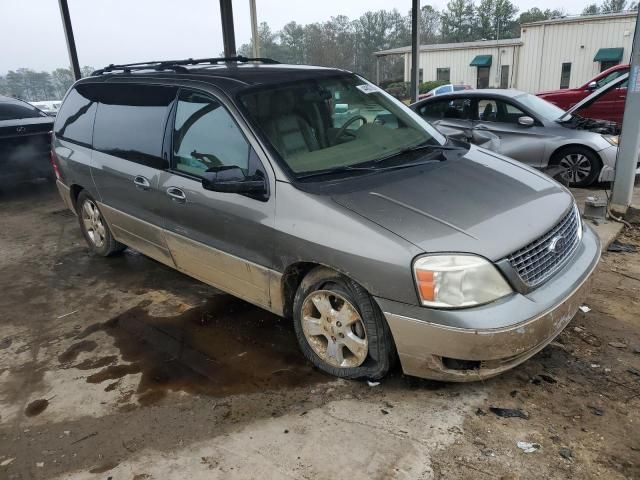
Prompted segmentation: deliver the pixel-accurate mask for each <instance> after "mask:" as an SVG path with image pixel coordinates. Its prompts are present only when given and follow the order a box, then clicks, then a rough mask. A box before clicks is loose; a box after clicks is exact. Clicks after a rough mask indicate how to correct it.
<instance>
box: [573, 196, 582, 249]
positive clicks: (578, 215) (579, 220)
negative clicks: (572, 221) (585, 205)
mask: <svg viewBox="0 0 640 480" xmlns="http://www.w3.org/2000/svg"><path fill="white" fill-rule="evenodd" d="M573 210H574V211H575V212H576V217H577V219H578V241H580V242H581V241H582V234H583V233H584V232H583V231H582V230H583V229H582V215H580V209H579V208H578V204H577V203H575V202H573Z"/></svg>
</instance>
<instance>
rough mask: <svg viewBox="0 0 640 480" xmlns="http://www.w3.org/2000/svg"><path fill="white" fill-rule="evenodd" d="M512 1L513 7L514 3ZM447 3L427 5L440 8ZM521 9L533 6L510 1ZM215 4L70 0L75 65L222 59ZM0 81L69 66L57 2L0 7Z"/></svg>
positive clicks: (324, 11)
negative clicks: (15, 73) (14, 73)
mask: <svg viewBox="0 0 640 480" xmlns="http://www.w3.org/2000/svg"><path fill="white" fill-rule="evenodd" d="M512 1H514V0H512ZM256 3H257V10H258V21H266V22H267V23H269V25H270V26H271V28H272V29H273V30H278V29H280V28H281V27H282V26H283V25H285V24H286V23H288V22H290V21H291V20H295V21H296V22H298V23H303V24H305V23H311V22H319V21H324V20H327V19H328V18H329V17H331V16H335V15H346V16H348V17H349V18H351V19H353V18H357V17H358V16H360V15H361V14H362V13H364V12H366V11H368V10H379V9H387V10H391V9H393V8H397V9H398V10H400V11H401V12H402V13H406V12H408V11H409V9H410V7H411V1H410V0H280V1H276V0H256ZM446 3H447V1H446V0H438V1H434V2H427V1H425V0H423V1H422V2H421V4H422V5H426V4H431V5H433V6H435V7H436V8H438V9H441V8H443V7H444V6H445V5H446ZM514 3H515V4H516V5H517V6H518V7H519V8H520V10H526V9H528V8H530V6H531V5H532V4H531V3H529V2H527V1H525V0H515V1H514ZM586 3H588V1H587V0H565V1H564V2H561V3H559V2H558V1H557V0H538V1H536V3H535V5H536V6H538V7H539V8H541V9H545V8H558V7H562V8H564V9H565V10H566V11H567V12H569V13H578V12H580V11H582V9H583V7H584V5H585V4H586ZM219 5H220V4H219V0H69V10H70V12H71V19H72V21H73V24H74V33H75V37H76V45H77V48H78V57H79V59H80V65H91V66H93V67H96V68H97V67H101V66H104V65H107V64H109V63H128V62H136V61H141V60H159V59H178V58H189V57H194V58H197V57H211V56H217V55H218V54H219V53H220V52H222V50H223V48H222V33H221V28H220V6H219ZM233 13H234V17H235V29H236V44H237V45H238V46H240V45H241V44H243V43H247V42H248V41H249V38H250V35H251V26H250V23H249V0H234V2H233ZM0 45H2V49H1V50H0V52H1V53H0V74H4V73H6V72H7V71H8V70H15V69H17V68H20V67H29V68H33V69H36V70H47V71H50V70H53V69H55V68H57V67H61V66H67V65H68V64H69V61H68V58H67V52H66V45H65V40H64V34H63V31H62V22H61V19H60V11H59V9H58V1H57V0H0Z"/></svg>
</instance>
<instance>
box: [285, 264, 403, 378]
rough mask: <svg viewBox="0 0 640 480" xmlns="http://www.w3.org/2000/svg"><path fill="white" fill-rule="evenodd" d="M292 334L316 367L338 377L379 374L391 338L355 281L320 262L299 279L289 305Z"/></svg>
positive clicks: (389, 352)
mask: <svg viewBox="0 0 640 480" xmlns="http://www.w3.org/2000/svg"><path fill="white" fill-rule="evenodd" d="M293 309H294V311H293V318H294V327H295V332H296V337H297V339H298V343H299V345H300V348H301V350H302V352H303V354H304V355H305V357H306V358H307V359H308V360H310V361H311V362H312V363H313V364H314V365H315V366H316V367H318V368H319V369H320V370H323V371H324V372H327V373H329V374H331V375H335V376H337V377H342V378H351V379H356V378H367V379H372V380H375V379H380V378H382V377H384V375H385V374H386V373H387V371H388V370H389V368H390V366H391V362H392V360H393V358H395V357H394V351H395V350H394V344H393V340H392V338H391V332H390V331H389V327H388V325H387V323H386V320H385V318H384V316H383V315H382V312H381V311H380V309H379V308H378V306H377V304H376V303H375V302H374V300H373V299H372V298H371V296H370V295H369V294H368V293H367V292H366V291H365V290H364V289H363V288H362V287H361V286H360V285H358V284H357V283H355V282H353V281H352V280H350V279H348V278H346V277H344V276H343V275H340V274H339V273H337V272H334V271H333V270H330V269H328V268H324V267H318V268H315V269H314V270H312V271H311V272H309V274H307V276H306V277H305V278H304V280H303V281H302V283H301V284H300V286H299V288H298V291H297V292H296V296H295V299H294V306H293Z"/></svg>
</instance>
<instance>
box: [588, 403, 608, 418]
mask: <svg viewBox="0 0 640 480" xmlns="http://www.w3.org/2000/svg"><path fill="white" fill-rule="evenodd" d="M587 407H588V408H590V409H591V413H593V414H594V415H596V416H598V417H601V416H603V415H604V410H603V409H602V408H600V407H594V406H593V405H587Z"/></svg>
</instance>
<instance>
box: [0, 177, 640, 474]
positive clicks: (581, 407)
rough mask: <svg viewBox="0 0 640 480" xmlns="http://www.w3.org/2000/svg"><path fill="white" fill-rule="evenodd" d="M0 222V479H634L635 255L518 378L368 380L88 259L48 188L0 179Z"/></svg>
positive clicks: (638, 386)
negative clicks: (341, 374) (3, 187)
mask: <svg viewBox="0 0 640 480" xmlns="http://www.w3.org/2000/svg"><path fill="white" fill-rule="evenodd" d="M0 226H1V228H0V479H4V478H7V479H16V480H17V479H31V478H37V479H39V478H47V479H49V478H56V479H57V478H59V479H63V478H65V479H66V478H69V479H81V478H90V479H93V478H99V479H106V478H112V479H120V478H123V479H133V478H135V479H143V478H148V479H151V478H154V479H168V478H186V477H190V478H193V479H198V478H207V479H209V478H255V477H256V476H257V475H258V472H259V475H260V476H263V477H266V478H350V479H359V478H363V479H365V478H367V479H368V478H482V477H492V478H501V477H503V478H539V477H540V475H542V476H545V477H547V478H567V477H574V478H597V477H601V478H633V477H638V476H640V468H639V467H638V465H640V436H639V435H638V433H637V428H635V427H634V425H637V424H638V422H640V418H639V417H638V413H637V412H638V409H637V407H638V401H639V399H640V373H639V374H638V375H635V376H634V374H633V373H629V370H634V369H637V371H638V372H640V353H638V354H636V353H633V352H634V350H633V349H634V348H636V347H639V349H638V352H640V323H638V322H639V321H638V320H637V319H638V318H640V315H639V314H640V306H639V304H638V300H637V299H638V298H639V297H638V293H639V292H640V283H639V282H640V260H639V259H638V255H637V254H634V256H626V257H621V256H617V257H615V256H611V257H607V258H606V259H605V260H604V262H603V267H602V268H601V271H600V272H599V273H598V278H597V281H596V290H595V293H594V296H593V298H591V299H590V302H589V305H590V307H591V308H592V309H593V311H592V312H591V313H589V314H579V318H578V317H577V318H576V319H575V320H574V322H573V323H572V324H571V325H570V327H569V329H568V331H567V332H565V333H563V334H562V336H561V337H559V339H558V341H557V342H554V344H552V345H551V346H550V347H548V348H547V349H545V350H544V351H543V352H541V353H540V354H538V355H537V356H536V357H534V358H533V359H532V360H531V361H529V362H527V363H525V364H524V365H523V366H521V367H519V368H517V369H515V370H514V371H512V372H509V373H507V374H505V375H503V376H501V377H498V378H497V379H492V380H489V381H487V382H484V383H474V384H466V385H453V384H442V383H435V382H428V381H424V380H419V379H414V378H407V377H404V376H402V375H401V374H400V372H399V371H398V370H396V371H394V372H393V373H392V374H391V375H390V376H389V378H387V379H385V380H384V381H383V382H382V384H381V385H379V386H375V387H370V386H369V385H367V383H366V382H349V381H342V380H337V379H335V378H332V377H328V376H326V375H324V374H322V373H321V372H318V371H317V370H315V369H314V368H313V367H312V366H311V365H310V364H308V363H307V362H306V361H305V359H304V358H303V356H302V355H301V354H300V352H299V351H298V346H297V343H296V339H295V335H294V332H293V327H292V325H291V322H290V321H288V320H285V319H281V318H279V317H276V316H274V315H272V314H270V313H269V312H266V311H264V310H261V309H259V308H257V307H254V306H252V305H250V304H247V303H246V302H243V301H241V300H238V299H236V298H234V297H232V296H229V295H225V294H223V293H222V292H219V291H217V290H215V289H213V288H211V287H208V286H206V285H204V284H202V283H200V282H197V281H195V280H193V279H190V278H189V277H186V276H184V275H182V274H180V273H179V272H176V271H173V270H171V269H169V268H167V267H165V266H163V265H161V264H159V263H157V262H155V261H153V260H150V259H148V258H146V257H144V256H143V255H140V254H138V253H137V252H135V251H132V250H126V251H125V252H124V254H122V255H119V256H116V257H113V258H108V259H104V258H100V257H93V256H90V255H88V253H87V249H86V247H85V244H84V240H83V239H82V237H81V234H80V231H79V229H78V226H77V219H76V218H75V217H74V216H73V215H72V214H70V213H69V212H67V211H65V210H64V209H63V206H62V203H61V201H60V199H59V198H58V196H57V192H55V189H54V188H53V187H52V186H51V185H48V184H39V185H36V186H33V187H29V188H21V189H16V190H14V191H10V192H0ZM630 241H636V237H631V240H630ZM618 255H621V254H618ZM633 278H635V280H634V279H633ZM574 328H578V330H574ZM610 342H614V343H615V342H618V343H622V344H623V345H624V346H625V348H624V349H620V348H613V347H610V346H609V343H610ZM593 365H597V367H593ZM636 377H637V378H636ZM607 393H613V395H610V396H611V398H609V397H608V396H607ZM492 406H495V407H503V408H519V409H522V410H524V411H526V413H527V419H523V418H509V419H501V418H497V417H495V416H494V415H493V413H491V410H490V407H492ZM478 412H482V413H478ZM593 412H600V415H598V414H597V413H593ZM520 440H522V441H535V442H539V443H540V444H541V445H542V446H543V448H542V450H541V451H539V452H536V453H532V454H524V453H522V452H521V451H520V450H518V448H517V447H516V442H517V441H520ZM560 448H568V449H569V450H570V452H571V455H569V454H568V453H567V452H566V451H564V450H563V452H564V456H559V455H558V449H560ZM565 457H566V458H565ZM514 472H515V473H514ZM509 475H510V476H509Z"/></svg>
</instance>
